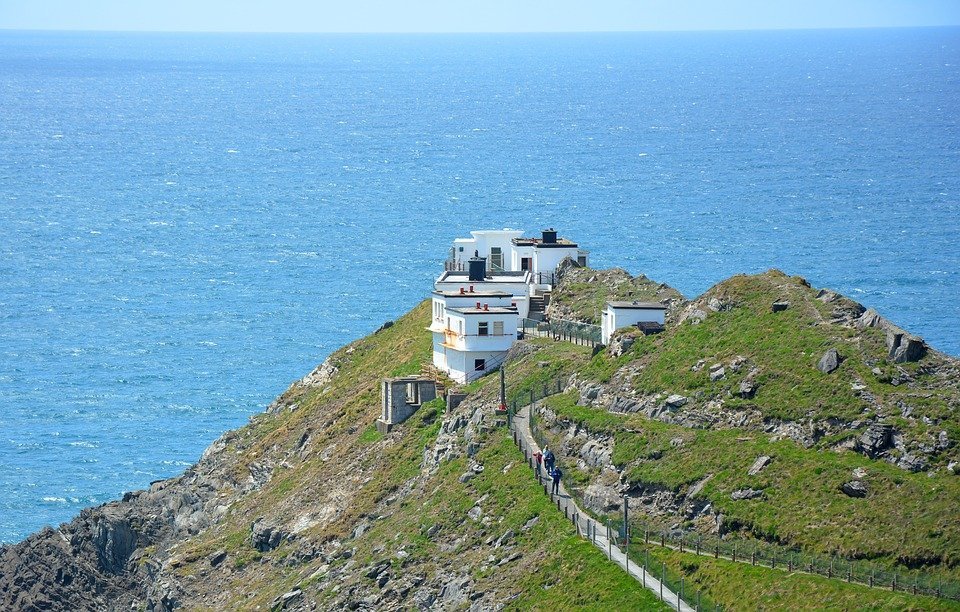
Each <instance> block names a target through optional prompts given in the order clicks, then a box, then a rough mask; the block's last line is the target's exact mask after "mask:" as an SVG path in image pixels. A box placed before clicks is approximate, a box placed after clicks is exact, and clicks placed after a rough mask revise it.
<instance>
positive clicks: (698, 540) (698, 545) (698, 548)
mask: <svg viewBox="0 0 960 612" xmlns="http://www.w3.org/2000/svg"><path fill="white" fill-rule="evenodd" d="M701 539H702V538H701V537H700V536H697V554H698V555H699V554H700V540H701Z"/></svg>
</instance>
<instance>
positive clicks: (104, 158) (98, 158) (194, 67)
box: [0, 28, 960, 542]
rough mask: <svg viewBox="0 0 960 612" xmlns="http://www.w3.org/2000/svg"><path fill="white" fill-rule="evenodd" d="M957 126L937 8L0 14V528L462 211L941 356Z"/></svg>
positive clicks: (379, 280) (210, 400)
mask: <svg viewBox="0 0 960 612" xmlns="http://www.w3.org/2000/svg"><path fill="white" fill-rule="evenodd" d="M958 120H960V29H958V28H926V29H902V30H833V31H780V32H730V33H638V34H590V35H587V34H582V35H573V34H568V35H456V36H454V35H449V36H446V35H429V36H426V35H425V36H401V35H329V36H326V35H200V34H197V35H186V34H183V35H171V34H107V33H77V34H71V33H40V32H11V31H6V32H0V230H2V236H3V238H4V240H3V241H2V242H0V542H15V541H18V540H20V539H22V538H24V537H26V535H28V534H29V533H31V532H33V531H35V530H37V529H39V528H40V527H42V526H44V525H56V524H58V523H59V522H62V521H65V520H68V519H70V518H71V517H72V516H74V515H75V514H76V513H77V512H78V511H79V510H80V509H81V508H83V507H85V506H88V505H92V504H99V503H103V502H106V501H108V500H111V499H114V498H117V497H119V496H120V495H121V494H122V493H123V492H124V491H127V490H133V489H137V488H142V487H145V486H147V485H148V483H150V482H151V481H153V480H156V479H160V478H164V477H168V476H172V475H174V474H177V473H179V472H180V471H182V470H183V469H184V468H185V467H186V466H187V465H189V464H191V463H192V462H194V461H195V460H196V459H198V457H199V456H200V453H201V452H202V450H203V449H204V448H205V447H206V446H207V445H208V444H209V443H210V442H211V441H213V440H214V439H215V438H216V437H217V436H219V435H220V434H221V433H222V432H223V431H225V430H227V429H230V428H234V427H237V426H240V425H242V424H243V423H244V422H246V420H247V418H248V416H249V415H251V414H252V413H255V412H258V411H260V410H262V409H263V407H264V406H265V405H266V404H267V403H269V401H270V400H271V399H272V398H273V397H275V396H276V395H278V394H279V393H280V392H282V391H283V390H284V389H285V388H286V386H287V385H288V384H289V383H290V382H291V381H293V380H294V379H296V378H299V377H300V376H302V375H303V374H305V373H306V372H308V371H309V370H310V369H311V368H313V367H314V366H315V365H316V364H318V363H319V362H320V361H322V360H323V359H324V357H325V356H326V355H328V354H329V353H330V352H331V351H333V350H335V349H336V348H337V347H339V346H341V345H343V344H344V343H346V342H348V341H350V340H352V339H355V338H358V337H360V336H363V335H365V334H367V333H369V332H370V331H372V330H374V329H376V328H377V327H378V326H379V325H380V324H381V323H383V322H384V321H386V320H390V319H393V318H395V317H397V316H399V315H400V314H402V313H403V312H405V311H406V310H408V309H409V308H411V307H412V306H413V305H414V304H416V303H417V302H418V301H419V300H421V299H423V298H424V297H425V296H426V295H427V293H428V292H429V290H430V289H431V282H432V280H433V278H434V277H435V276H436V274H437V273H438V272H439V271H440V269H441V262H442V261H443V259H444V257H445V256H446V254H447V252H448V249H449V246H450V243H451V241H452V240H453V238H455V237H457V236H462V235H466V234H467V233H468V232H469V230H472V229H482V228H501V227H514V228H521V229H525V230H527V231H528V232H529V233H534V232H537V231H539V230H540V229H542V228H544V227H547V226H553V227H556V228H557V229H558V230H559V231H560V234H561V235H563V236H567V237H570V238H573V239H575V240H576V241H578V242H579V243H580V244H581V246H584V247H586V248H587V249H589V250H590V251H591V261H592V263H593V265H594V266H595V267H609V266H620V267H623V268H626V269H627V270H628V271H630V272H632V273H634V274H637V273H644V274H646V275H648V276H650V277H652V278H654V279H657V280H660V281H663V282H666V283H668V284H670V285H673V286H675V287H677V288H678V289H680V290H681V291H682V292H683V293H684V294H686V295H687V296H690V297H692V296H696V295H697V294H699V293H701V292H703V291H704V290H706V289H707V288H708V287H710V286H711V285H712V284H714V283H716V282H719V281H721V280H723V279H724V278H726V277H728V276H730V275H732V274H736V273H740V272H759V271H763V270H766V269H768V268H773V267H776V268H780V269H782V270H784V271H786V272H788V273H791V274H799V275H802V276H804V277H806V278H807V279H808V280H809V281H810V282H811V283H813V285H814V286H826V287H830V288H832V289H835V290H837V291H840V292H842V293H844V294H846V295H848V296H850V297H852V298H854V299H856V300H859V301H861V302H863V303H864V304H866V305H869V306H873V307H875V308H877V309H878V310H879V311H880V312H881V313H882V314H884V315H885V316H887V317H888V318H890V319H891V320H893V321H894V322H896V323H898V324H900V325H902V326H904V327H905V328H907V329H909V330H911V331H913V332H915V333H919V334H921V335H923V336H924V337H925V338H926V339H927V341H928V342H929V343H930V344H931V345H932V346H934V347H935V348H937V349H940V350H942V351H945V352H948V353H951V354H953V355H960V326H958V322H960V245H958V240H960V125H958Z"/></svg>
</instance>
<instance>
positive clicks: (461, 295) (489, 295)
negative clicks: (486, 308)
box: [433, 290, 513, 298]
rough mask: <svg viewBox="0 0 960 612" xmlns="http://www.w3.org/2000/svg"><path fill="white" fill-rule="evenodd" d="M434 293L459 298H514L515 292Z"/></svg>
mask: <svg viewBox="0 0 960 612" xmlns="http://www.w3.org/2000/svg"><path fill="white" fill-rule="evenodd" d="M433 294H434V295H439V296H442V297H458V298H471V297H477V298H512V297H513V294H512V293H510V292H509V291H464V292H463V293H460V291H439V290H438V291H434V292H433Z"/></svg>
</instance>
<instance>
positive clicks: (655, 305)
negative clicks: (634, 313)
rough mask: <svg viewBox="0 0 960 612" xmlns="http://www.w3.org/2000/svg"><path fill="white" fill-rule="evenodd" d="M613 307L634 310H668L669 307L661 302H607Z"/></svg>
mask: <svg viewBox="0 0 960 612" xmlns="http://www.w3.org/2000/svg"><path fill="white" fill-rule="evenodd" d="M607 306H610V307H611V308H630V309H634V310H666V309H667V307H666V306H664V305H663V304H661V303H660V302H637V301H633V302H607Z"/></svg>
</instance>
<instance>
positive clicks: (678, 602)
mask: <svg viewBox="0 0 960 612" xmlns="http://www.w3.org/2000/svg"><path fill="white" fill-rule="evenodd" d="M681 599H683V576H680V592H679V593H678V594H677V612H680V600H681Z"/></svg>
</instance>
